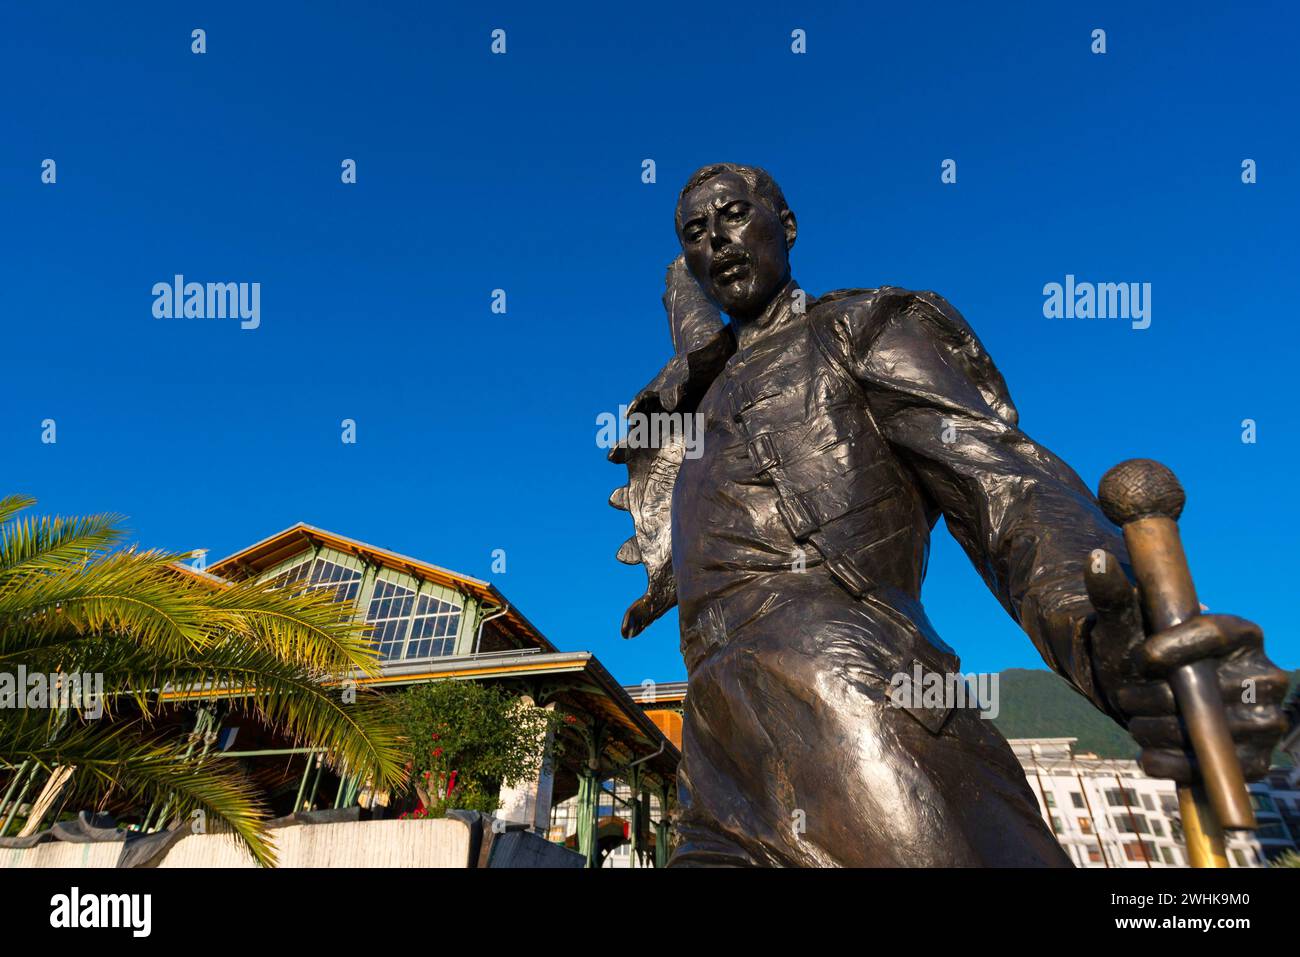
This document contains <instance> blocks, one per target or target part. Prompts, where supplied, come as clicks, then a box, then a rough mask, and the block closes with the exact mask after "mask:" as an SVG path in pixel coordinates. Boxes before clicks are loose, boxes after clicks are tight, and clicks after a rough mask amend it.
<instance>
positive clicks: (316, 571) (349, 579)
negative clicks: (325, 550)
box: [271, 558, 362, 602]
mask: <svg viewBox="0 0 1300 957" xmlns="http://www.w3.org/2000/svg"><path fill="white" fill-rule="evenodd" d="M361 577H362V576H361V572H360V571H358V570H357V569H355V568H347V567H346V566H344V565H340V564H338V563H337V562H331V561H327V560H326V559H324V558H316V559H310V558H309V559H308V560H307V561H305V562H302V563H301V564H298V565H295V566H293V568H290V569H289V570H288V571H286V572H282V573H281V574H279V575H277V576H276V577H275V579H274V580H273V581H272V582H271V587H272V588H290V587H292V586H294V585H298V586H299V587H298V588H294V589H293V590H294V592H295V593H300V592H304V591H320V590H323V589H330V590H332V591H333V592H334V600H335V601H348V602H352V601H356V600H357V593H358V592H360V591H361Z"/></svg>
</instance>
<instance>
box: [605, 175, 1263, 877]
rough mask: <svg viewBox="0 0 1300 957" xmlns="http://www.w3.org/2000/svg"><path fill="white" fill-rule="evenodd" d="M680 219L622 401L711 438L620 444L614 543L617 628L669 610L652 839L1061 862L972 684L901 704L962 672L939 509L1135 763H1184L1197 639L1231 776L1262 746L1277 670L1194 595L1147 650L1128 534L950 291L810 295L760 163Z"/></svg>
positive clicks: (1246, 628) (692, 200)
mask: <svg viewBox="0 0 1300 957" xmlns="http://www.w3.org/2000/svg"><path fill="white" fill-rule="evenodd" d="M676 228H677V236H678V239H679V240H680V242H681V248H682V256H681V257H679V258H678V260H677V261H676V262H675V263H674V264H673V265H672V266H671V267H670V269H669V274H668V292H667V294H666V295H665V305H666V307H667V308H668V312H669V320H670V326H671V329H672V334H673V341H674V346H675V355H674V357H673V359H672V360H671V361H670V362H669V363H668V365H667V366H666V367H665V368H664V370H663V372H661V373H660V375H659V376H658V377H657V378H656V379H655V381H654V382H652V383H651V384H650V386H648V387H647V388H646V389H645V390H643V391H642V392H641V394H640V395H639V396H638V397H637V399H636V400H635V401H634V403H633V404H632V406H631V410H630V411H631V413H632V414H654V413H661V414H664V413H676V414H698V415H699V416H702V422H703V429H704V432H703V440H702V445H701V452H702V454H699V455H698V457H692V456H685V455H683V449H682V447H681V445H680V444H677V445H673V444H672V443H663V444H661V445H659V446H658V447H654V448H644V447H622V448H619V449H617V450H615V452H614V453H613V454H612V455H611V457H612V458H613V459H614V460H615V461H619V462H626V464H627V466H628V469H629V473H630V481H629V485H628V487H627V488H625V489H619V490H618V491H616V492H615V493H614V496H613V498H612V499H611V502H612V503H613V504H615V505H616V506H618V507H620V508H626V509H628V510H629V511H631V512H632V515H633V519H634V522H635V525H636V536H635V537H634V538H633V539H632V540H630V541H629V542H628V543H627V544H625V545H624V548H623V549H622V551H621V552H620V558H622V559H623V560H624V561H628V562H643V563H644V564H645V565H646V569H647V572H648V575H649V579H650V584H649V587H648V588H647V591H646V594H645V595H644V596H642V597H641V598H640V599H638V600H637V602H636V603H634V604H633V606H632V607H631V608H630V609H629V610H628V614H627V617H626V618H625V619H624V623H623V633H624V635H625V636H627V637H631V636H633V635H635V634H637V633H638V632H640V631H641V630H642V629H643V628H644V627H645V626H646V625H647V624H648V623H649V622H651V621H653V620H654V619H655V618H657V617H658V616H659V615H661V614H663V612H664V611H666V610H667V609H669V608H671V607H672V606H673V604H677V605H678V606H679V609H680V619H681V649H682V654H683V655H684V657H685V660H686V667H687V671H688V673H689V685H688V691H687V696H686V702H685V713H684V722H683V730H682V756H683V759H682V764H681V767H680V769H679V777H678V797H679V813H678V815H677V821H676V824H677V848H676V851H675V853H674V855H673V858H672V862H671V863H672V864H673V865H787V866H894V865H899V866H902V865H907V866H963V865H1068V864H1069V863H1070V862H1069V859H1068V857H1067V856H1066V855H1065V853H1064V852H1063V851H1062V849H1061V847H1060V845H1059V844H1058V843H1057V842H1056V840H1055V839H1054V838H1053V836H1052V833H1051V831H1050V830H1049V829H1048V828H1047V827H1046V826H1045V825H1044V822H1043V820H1042V818H1041V817H1040V816H1039V813H1038V808H1037V805H1036V803H1035V800H1034V797H1033V794H1032V792H1031V791H1030V790H1029V787H1028V785H1027V783H1026V780H1025V776H1024V774H1023V772H1022V770H1021V768H1020V766H1019V764H1018V763H1017V761H1016V759H1015V757H1014V756H1013V754H1012V752H1011V749H1010V748H1009V747H1008V746H1007V743H1006V741H1005V739H1004V738H1003V737H1002V735H1001V734H1000V733H999V732H998V731H997V729H996V728H995V727H994V726H993V725H992V723H991V722H989V721H987V720H983V719H982V718H981V717H980V713H979V711H978V710H976V709H974V708H970V707H964V708H963V707H951V706H945V705H947V704H950V702H946V701H945V702H944V703H940V704H937V705H936V704H935V703H934V702H933V701H931V700H929V699H926V700H916V699H913V700H909V701H906V702H904V706H899V707H896V706H894V705H895V704H896V703H897V701H896V700H895V699H894V698H892V697H891V680H892V679H893V678H894V676H896V675H899V674H908V675H916V674H918V673H920V674H922V675H924V676H929V675H938V676H948V675H956V674H958V673H959V662H958V659H957V657H956V655H955V654H954V653H953V651H952V650H951V649H950V648H949V647H948V646H947V645H946V644H945V643H944V642H943V641H942V640H941V639H940V637H939V636H938V634H936V633H935V630H934V628H933V626H932V625H931V624H930V622H929V621H928V620H927V618H926V615H925V611H924V610H923V609H922V607H921V603H920V600H919V599H920V594H921V582H922V579H923V577H924V575H925V565H926V556H927V553H928V548H929V535H930V530H931V528H932V527H933V526H934V524H935V522H936V521H937V520H938V518H939V516H940V515H942V516H943V517H944V519H945V520H946V523H947V527H948V529H949V530H950V531H951V532H952V534H953V535H954V536H955V537H956V538H957V540H958V542H960V543H961V545H962V547H963V549H965V551H966V553H967V554H968V555H969V556H970V559H971V561H972V562H973V563H974V564H975V567H976V569H977V570H978V571H979V573H980V574H981V575H982V576H983V578H984V580H985V581H986V582H987V583H988V586H989V588H990V589H991V590H992V591H993V593H994V594H995V595H997V597H998V599H999V600H1000V601H1001V602H1002V604H1003V606H1004V607H1005V608H1006V609H1007V612H1008V613H1009V614H1010V615H1011V616H1012V617H1013V618H1014V619H1015V620H1016V621H1017V622H1018V623H1019V624H1020V626H1021V627H1022V628H1023V629H1024V630H1025V632H1026V633H1027V634H1028V635H1029V637H1030V639H1031V640H1032V641H1033V643H1034V645H1035V646H1036V647H1037V649H1038V651H1039V652H1040V653H1041V654H1042V656H1043V660H1044V661H1045V662H1046V663H1047V665H1048V666H1049V667H1050V668H1051V669H1052V670H1053V671H1055V672H1056V673H1058V674H1059V675H1061V676H1062V677H1064V678H1065V679H1066V680H1067V681H1068V682H1070V684H1071V685H1073V686H1074V688H1076V689H1077V690H1078V691H1079V693H1081V694H1082V695H1084V696H1085V697H1087V698H1088V699H1089V700H1090V701H1091V702H1092V703H1093V704H1095V705H1096V706H1097V707H1098V708H1099V709H1101V710H1102V711H1104V712H1105V713H1106V714H1108V715H1110V716H1111V717H1112V718H1114V719H1115V720H1116V721H1118V722H1120V723H1122V724H1123V725H1125V726H1126V727H1127V728H1128V729H1129V731H1130V732H1131V733H1132V734H1133V736H1134V737H1135V738H1136V739H1137V740H1138V742H1139V744H1140V745H1141V746H1142V749H1143V750H1142V756H1141V761H1142V765H1143V767H1144V768H1145V770H1146V771H1147V772H1148V773H1150V774H1153V775H1156V776H1160V777H1169V778H1173V779H1175V780H1179V781H1189V780H1191V779H1192V776H1193V775H1194V773H1195V769H1194V765H1193V763H1192V759H1191V755H1190V750H1189V746H1188V744H1187V741H1186V739H1185V737H1184V734H1183V731H1182V729H1181V725H1180V723H1179V719H1178V717H1177V712H1176V708H1175V703H1174V696H1173V693H1172V692H1171V689H1170V686H1169V684H1168V683H1167V682H1166V681H1165V680H1163V678H1162V677H1161V674H1162V672H1161V671H1160V669H1161V668H1165V669H1167V668H1169V667H1173V666H1174V665H1177V664H1181V663H1183V662H1184V661H1190V660H1199V659H1202V658H1207V657H1213V658H1214V659H1215V660H1216V661H1218V662H1219V665H1218V674H1219V679H1220V684H1221V687H1222V691H1223V696H1224V701H1225V703H1226V708H1227V716H1228V720H1229V726H1230V728H1231V731H1232V735H1233V739H1234V741H1235V743H1236V745H1237V751H1238V756H1239V758H1240V760H1241V763H1242V766H1243V769H1244V771H1245V774H1246V776H1247V778H1248V779H1253V778H1258V777H1259V776H1261V775H1262V774H1263V773H1264V772H1265V771H1266V770H1267V767H1268V762H1269V758H1270V753H1271V750H1272V747H1273V743H1274V742H1275V741H1276V739H1277V736H1278V734H1279V733H1280V732H1281V731H1282V730H1284V729H1285V726H1286V725H1285V719H1284V717H1283V714H1282V710H1281V707H1280V706H1281V703H1282V698H1283V696H1284V694H1285V690H1286V684H1287V680H1286V676H1285V674H1283V673H1282V672H1281V671H1279V670H1278V669H1277V668H1276V667H1274V666H1273V664H1272V663H1271V662H1270V661H1269V660H1268V659H1267V658H1266V657H1265V656H1264V653H1263V650H1262V638H1261V635H1260V632H1259V629H1258V628H1257V627H1256V626H1255V625H1253V624H1252V623H1250V622H1247V621H1244V620H1242V619H1240V618H1236V617H1232V616H1228V615H1218V614H1214V615H1205V616H1203V617H1202V618H1200V619H1197V620H1198V621H1199V622H1200V625H1198V628H1197V629H1196V635H1195V637H1194V638H1192V639H1189V640H1187V641H1183V642H1181V643H1179V644H1178V647H1177V648H1175V649H1172V650H1167V651H1166V657H1165V658H1164V659H1163V660H1161V661H1156V662H1153V661H1151V660H1150V655H1149V654H1148V655H1147V657H1145V658H1144V657H1143V648H1142V646H1143V643H1144V642H1145V639H1146V637H1147V635H1146V634H1145V633H1144V629H1143V623H1142V616H1141V611H1140V610H1139V606H1138V604H1137V598H1136V594H1135V591H1134V588H1133V586H1132V585H1131V584H1130V580H1129V578H1128V574H1127V571H1126V568H1127V564H1128V556H1127V553H1126V551H1125V548H1124V543H1123V540H1122V538H1121V537H1120V536H1119V534H1118V532H1117V529H1116V528H1115V527H1114V526H1113V525H1112V524H1111V523H1110V522H1109V521H1107V519H1106V518H1105V516H1104V515H1103V514H1102V513H1101V511H1100V509H1099V507H1098V505H1097V502H1096V500H1095V499H1094V497H1093V496H1092V494H1091V493H1090V492H1089V490H1088V489H1087V488H1086V487H1085V486H1084V484H1083V482H1081V481H1080V479H1079V477H1078V476H1077V475H1075V473H1074V472H1073V471H1072V470H1071V469H1070V468H1069V466H1067V465H1066V464H1065V463H1064V462H1062V461H1061V460H1060V459H1059V458H1057V457H1056V456H1055V455H1053V454H1052V453H1051V452H1049V451H1048V450H1047V449H1045V448H1044V447H1043V446H1041V445H1039V444H1038V443H1036V442H1034V441H1033V440H1032V439H1030V438H1029V437H1028V436H1027V435H1025V434H1024V433H1023V432H1021V431H1020V429H1019V428H1018V427H1017V413H1016V409H1015V406H1014V405H1012V402H1011V398H1010V396H1009V395H1008V393H1007V389H1006V385H1005V383H1004V382H1003V380H1002V377H1001V375H1000V374H999V373H998V371H997V369H996V368H995V367H994V365H993V362H992V360H991V359H990V358H989V356H988V354H987V353H986V352H985V350H984V348H983V346H982V345H981V344H980V341H979V339H978V338H977V337H976V336H975V334H974V332H973V331H972V330H971V328H970V326H969V325H967V323H966V321H965V320H964V319H963V318H962V317H961V315H960V314H959V313H958V312H957V311H956V310H955V309H954V308H953V307H952V306H950V305H949V304H948V303H947V302H946V301H945V300H944V299H942V298H941V297H940V296H937V295H935V294H934V293H932V292H911V291H908V290H905V289H898V288H893V287H881V288H878V289H848V290H841V291H837V292H832V293H828V294H827V295H824V296H822V297H820V298H816V299H814V298H813V297H811V296H808V295H806V294H805V293H804V292H803V290H801V289H800V288H799V286H798V285H797V284H796V283H795V281H794V280H793V279H792V278H791V275H790V261H789V253H790V249H791V247H792V246H793V245H794V241H795V236H796V231H797V230H796V224H795V217H794V213H793V212H791V210H790V208H789V206H788V205H787V204H786V201H785V198H784V196H783V195H782V192H781V190H780V188H779V187H778V186H777V184H776V183H775V182H774V181H773V179H772V177H771V176H769V175H768V174H767V173H766V172H764V171H763V170H761V169H757V168H755V167H749V166H740V165H736V164H730V163H722V164H717V165H712V166H707V167H704V168H703V169H701V170H699V171H698V172H696V173H695V174H694V175H692V176H691V178H690V180H689V181H688V182H687V184H686V186H685V188H684V189H683V190H682V192H681V195H680V198H679V200H678V204H677V212H676ZM721 313H726V315H727V316H728V317H729V319H730V322H729V323H726V324H724V323H723V321H722V318H721ZM1251 682H1253V687H1254V689H1255V690H1254V698H1253V701H1254V703H1243V694H1242V689H1243V685H1244V684H1246V685H1249V684H1250V683H1251ZM1246 697H1247V698H1248V699H1249V696H1246Z"/></svg>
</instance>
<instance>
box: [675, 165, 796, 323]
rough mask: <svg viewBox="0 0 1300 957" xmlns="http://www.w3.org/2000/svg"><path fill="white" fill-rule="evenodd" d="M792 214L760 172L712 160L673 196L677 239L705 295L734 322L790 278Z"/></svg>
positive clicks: (752, 314) (753, 312)
mask: <svg viewBox="0 0 1300 957" xmlns="http://www.w3.org/2000/svg"><path fill="white" fill-rule="evenodd" d="M796 232H797V227H796V225H795V219H794V213H792V212H791V211H790V207H789V206H787V205H786V202H785V196H783V195H782V194H781V187H779V186H777V185H776V180H774V179H772V177H771V176H769V175H768V173H767V171H766V170H761V169H759V168H758V167H756V166H741V165H739V164H738V163H715V164H713V165H711V166H705V167H702V168H701V169H698V170H696V171H695V172H694V173H693V174H692V175H691V178H690V179H689V180H687V181H686V185H685V186H684V187H682V192H681V195H680V196H679V197H678V199H677V239H678V241H680V242H681V244H682V252H683V253H684V254H685V257H686V265H687V267H688V268H689V269H690V271H691V275H692V276H694V277H695V281H696V282H698V283H699V284H700V288H701V289H703V290H704V293H705V295H707V296H708V297H709V298H710V299H712V300H713V301H714V302H715V303H717V305H718V306H719V308H721V309H722V311H723V312H725V313H727V315H729V316H731V317H733V318H736V319H741V320H744V319H752V318H754V317H755V316H757V315H759V314H760V313H761V312H762V311H763V309H764V308H765V307H766V306H767V304H768V303H769V302H771V301H772V298H773V297H774V296H775V295H776V294H777V293H778V292H780V291H781V289H782V287H783V286H785V284H786V283H787V282H788V281H789V279H790V247H792V246H793V245H794V239H795V234H796Z"/></svg>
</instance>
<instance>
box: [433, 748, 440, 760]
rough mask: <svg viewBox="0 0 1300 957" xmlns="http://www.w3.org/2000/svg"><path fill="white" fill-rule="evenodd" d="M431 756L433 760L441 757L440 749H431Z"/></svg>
mask: <svg viewBox="0 0 1300 957" xmlns="http://www.w3.org/2000/svg"><path fill="white" fill-rule="evenodd" d="M433 756H434V757H435V758H440V757H442V748H434V749H433Z"/></svg>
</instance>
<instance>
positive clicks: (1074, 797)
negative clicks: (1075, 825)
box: [1070, 791, 1083, 807]
mask: <svg viewBox="0 0 1300 957" xmlns="http://www.w3.org/2000/svg"><path fill="white" fill-rule="evenodd" d="M1070 801H1071V803H1072V804H1074V806H1075V807H1083V795H1082V794H1080V793H1079V792H1078V791H1071V792H1070Z"/></svg>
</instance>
